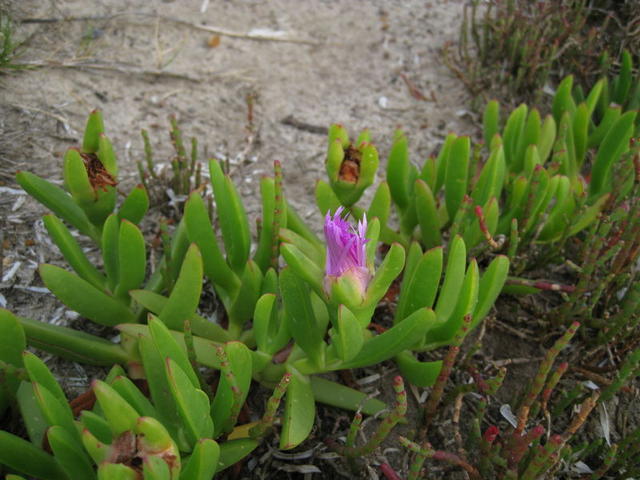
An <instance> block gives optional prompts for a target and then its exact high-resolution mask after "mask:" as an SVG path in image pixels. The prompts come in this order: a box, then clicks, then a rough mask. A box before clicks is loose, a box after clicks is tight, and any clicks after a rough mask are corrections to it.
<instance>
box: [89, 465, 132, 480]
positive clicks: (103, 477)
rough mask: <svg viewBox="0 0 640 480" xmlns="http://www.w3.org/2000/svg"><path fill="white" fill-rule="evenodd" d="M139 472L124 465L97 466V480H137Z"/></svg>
mask: <svg viewBox="0 0 640 480" xmlns="http://www.w3.org/2000/svg"><path fill="white" fill-rule="evenodd" d="M139 478H140V474H139V472H136V471H135V470H134V469H133V468H130V467H127V466H126V465H125V464H124V463H103V464H100V465H99V466H98V480H138V479H139Z"/></svg>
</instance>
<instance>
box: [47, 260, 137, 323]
mask: <svg viewBox="0 0 640 480" xmlns="http://www.w3.org/2000/svg"><path fill="white" fill-rule="evenodd" d="M39 271H40V276H41V277H42V281H43V282H44V284H45V285H46V286H47V288H48V289H49V290H51V292H52V293H53V294H54V295H55V296H56V297H58V298H59V299H60V301H62V303H64V304H65V305H66V306H68V307H69V308H71V309H72V310H75V311H76V312H78V313H79V314H80V315H82V316H83V317H87V318H89V319H91V320H93V321H94V322H96V323H99V324H101V325H106V326H109V327H113V326H115V325H118V324H119V323H135V322H136V318H135V315H134V314H133V312H131V310H129V309H128V308H127V307H126V306H124V305H123V304H122V303H120V302H119V301H118V300H116V299H114V298H113V297H110V296H108V295H107V294H105V293H103V292H102V291H100V290H98V289H97V288H96V287H94V286H93V285H91V284H90V283H89V282H87V281H86V280H83V279H81V278H80V277H78V276H77V275H74V274H73V273H70V272H67V271H66V270H64V269H62V268H60V267H56V266H54V265H47V264H44V265H41V266H40V269H39Z"/></svg>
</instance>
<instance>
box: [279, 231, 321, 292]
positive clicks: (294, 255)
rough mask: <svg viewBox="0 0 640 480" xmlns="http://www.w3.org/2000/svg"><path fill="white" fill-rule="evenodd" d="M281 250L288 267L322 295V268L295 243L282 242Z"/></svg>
mask: <svg viewBox="0 0 640 480" xmlns="http://www.w3.org/2000/svg"><path fill="white" fill-rule="evenodd" d="M281 252H282V256H283V257H284V259H285V261H286V262H287V265H288V266H289V268H290V269H291V270H293V271H294V272H295V274H296V275H297V276H298V277H300V278H301V279H303V280H304V281H306V282H307V283H308V284H309V285H310V286H311V287H312V288H313V290H314V291H315V292H316V293H317V294H319V295H322V293H323V291H324V290H323V287H322V281H323V278H324V272H323V270H322V268H321V267H319V266H318V265H316V264H315V263H314V262H313V261H312V260H311V259H310V258H309V257H308V256H307V255H306V254H305V253H303V252H302V251H301V250H300V249H299V248H298V247H296V246H295V245H292V244H289V243H283V244H282V247H281Z"/></svg>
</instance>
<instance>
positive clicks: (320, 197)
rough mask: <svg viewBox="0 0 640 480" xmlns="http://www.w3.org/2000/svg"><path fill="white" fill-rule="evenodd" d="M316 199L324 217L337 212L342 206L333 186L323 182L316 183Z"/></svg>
mask: <svg viewBox="0 0 640 480" xmlns="http://www.w3.org/2000/svg"><path fill="white" fill-rule="evenodd" d="M315 197H316V205H317V206H318V209H319V210H320V213H321V214H322V215H326V214H327V212H335V211H336V210H337V209H338V207H340V206H341V205H342V202H340V199H339V198H338V196H337V195H336V194H335V192H334V191H333V189H332V188H331V185H329V184H328V183H327V182H325V181H323V180H318V181H317V182H316V189H315Z"/></svg>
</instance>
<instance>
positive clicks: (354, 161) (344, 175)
mask: <svg viewBox="0 0 640 480" xmlns="http://www.w3.org/2000/svg"><path fill="white" fill-rule="evenodd" d="M361 160H362V154H361V153H360V152H359V151H358V149H357V148H355V147H354V146H353V145H349V146H348V147H347V149H346V150H345V151H344V160H343V161H342V164H341V165H340V173H339V175H338V178H339V179H340V180H342V181H343V182H350V183H357V182H358V179H359V178H360V161H361Z"/></svg>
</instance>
